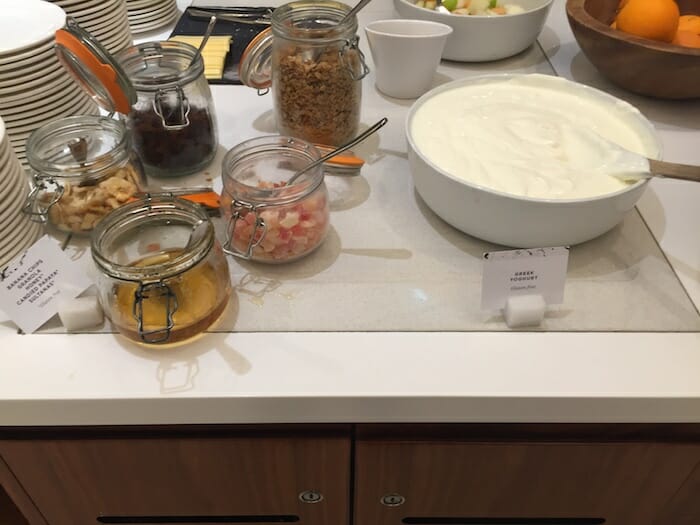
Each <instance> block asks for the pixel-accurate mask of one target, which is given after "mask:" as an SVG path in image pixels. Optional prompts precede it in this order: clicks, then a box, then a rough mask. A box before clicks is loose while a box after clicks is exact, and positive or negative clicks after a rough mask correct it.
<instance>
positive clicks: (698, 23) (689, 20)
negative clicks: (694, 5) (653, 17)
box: [678, 15, 700, 33]
mask: <svg viewBox="0 0 700 525" xmlns="http://www.w3.org/2000/svg"><path fill="white" fill-rule="evenodd" d="M678 31H692V32H693V33H700V16H698V15H681V17H680V18H679V19H678Z"/></svg>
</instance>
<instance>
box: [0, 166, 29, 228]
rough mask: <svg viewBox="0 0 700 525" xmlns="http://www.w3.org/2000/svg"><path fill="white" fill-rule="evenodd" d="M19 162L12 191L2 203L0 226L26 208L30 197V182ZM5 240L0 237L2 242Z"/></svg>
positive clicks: (0, 203)
mask: <svg viewBox="0 0 700 525" xmlns="http://www.w3.org/2000/svg"><path fill="white" fill-rule="evenodd" d="M15 162H17V167H16V172H15V173H14V174H13V181H12V182H13V183H12V191H11V193H9V194H7V195H6V197H5V199H4V201H3V202H0V205H1V206H2V212H0V224H2V223H3V222H4V221H6V220H7V219H8V217H12V216H13V215H14V213H15V212H16V211H17V209H20V210H21V209H22V207H23V206H24V201H25V200H26V198H27V195H29V180H28V178H27V175H26V172H25V171H24V169H23V168H22V165H21V164H20V163H19V160H17V159H15ZM2 240H3V238H2V237H0V241H2Z"/></svg>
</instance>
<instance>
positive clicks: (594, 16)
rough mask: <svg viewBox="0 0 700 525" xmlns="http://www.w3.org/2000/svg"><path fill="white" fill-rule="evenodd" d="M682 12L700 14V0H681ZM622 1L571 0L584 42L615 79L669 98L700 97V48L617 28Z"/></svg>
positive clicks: (569, 11) (572, 20)
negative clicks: (669, 42) (659, 39)
mask: <svg viewBox="0 0 700 525" xmlns="http://www.w3.org/2000/svg"><path fill="white" fill-rule="evenodd" d="M676 2H677V3H678V7H679V8H680V11H681V14H700V13H699V12H698V10H699V9H698V1H697V0H676ZM618 4H619V0H567V2H566V15H567V17H568V19H569V25H570V26H571V30H572V31H573V33H574V37H576V41H577V42H578V45H579V47H580V48H581V50H582V51H583V53H584V54H585V55H586V57H587V58H588V60H590V61H591V63H593V65H594V66H596V67H597V68H598V70H599V71H600V72H601V73H602V74H603V75H604V76H605V77H607V78H608V79H609V80H610V81H612V82H613V83H615V84H617V85H618V86H620V87H623V88H625V89H627V90H629V91H632V92H634V93H639V94H641V95H647V96H652V97H657V98H664V99H689V98H697V97H700V49H694V48H689V47H681V46H676V45H674V44H666V43H664V42H656V41H654V40H648V39H646V38H641V37H637V36H634V35H629V34H627V33H623V32H622V31H618V30H615V29H612V28H611V27H610V24H611V23H612V21H613V19H614V18H615V10H616V9H617V6H618Z"/></svg>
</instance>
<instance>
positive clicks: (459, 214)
mask: <svg viewBox="0 0 700 525" xmlns="http://www.w3.org/2000/svg"><path fill="white" fill-rule="evenodd" d="M406 137H407V142H408V160H409V164H410V166H411V173H412V175H413V180H414V183H415V186H416V190H417V191H418V193H419V194H420V196H421V197H422V198H423V200H424V201H425V202H426V204H427V205H428V206H429V207H430V208H431V209H432V210H433V211H434V212H435V213H437V215H439V216H440V217H441V218H442V219H443V220H445V221H447V222H448V223H450V224H451V225H453V226H454V227H455V228H458V229H459V230H461V231H463V232H465V233H468V234H469V235H473V236H475V237H478V238H480V239H483V240H486V241H490V242H494V243H497V244H502V245H505V246H512V247H524V248H527V247H542V246H563V245H573V244H578V243H582V242H585V241H587V240H589V239H592V238H594V237H597V236H599V235H601V234H603V233H605V232H606V231H608V230H610V229H612V228H613V227H614V226H615V225H617V224H618V223H619V222H620V221H621V220H622V219H623V218H624V216H625V213H627V212H628V211H629V210H630V209H632V208H633V207H634V205H635V203H636V202H637V200H638V199H639V198H640V197H641V196H642V193H643V192H644V189H645V188H646V184H647V181H646V180H640V181H638V182H634V183H629V182H623V181H621V180H619V179H618V178H616V177H613V176H611V175H610V174H609V170H610V167H611V165H612V166H613V167H614V165H615V161H616V157H615V155H616V154H619V148H615V147H614V146H611V145H610V144H609V143H608V141H610V142H613V143H615V144H618V145H619V146H622V147H623V148H625V149H627V150H630V151H633V152H635V153H638V154H641V155H643V156H645V157H649V158H660V156H661V143H660V141H659V139H658V136H657V134H656V132H655V130H654V127H653V125H652V124H651V122H649V120H648V119H646V118H645V117H644V115H642V113H641V112H640V111H639V110H638V109H636V108H635V107H634V106H632V105H631V104H629V103H627V102H624V101H622V100H620V99H618V98H615V97H613V96H612V95H609V94H607V93H604V92H602V91H599V90H597V89H594V88H591V87H588V86H585V85H583V84H578V83H576V82H571V81H569V80H565V79H562V78H559V77H554V76H549V75H539V74H532V75H488V76H481V77H476V78H467V79H461V80H457V81H454V82H450V83H447V84H444V85H442V86H440V87H438V88H435V89H433V90H431V91H429V92H428V93H426V94H425V95H423V96H422V97H420V98H419V99H418V100H417V101H416V102H415V103H414V104H413V106H412V107H411V109H410V111H409V113H408V117H407V119H406ZM597 139H599V140H597ZM624 168H625V167H624V166H621V169H624Z"/></svg>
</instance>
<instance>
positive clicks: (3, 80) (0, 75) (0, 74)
mask: <svg viewBox="0 0 700 525" xmlns="http://www.w3.org/2000/svg"><path fill="white" fill-rule="evenodd" d="M58 67H63V66H61V63H60V62H59V61H58V58H56V57H51V60H48V61H45V62H41V63H39V64H35V65H33V66H28V67H21V68H16V69H7V70H3V69H0V87H3V86H6V85H8V84H9V83H10V82H14V83H19V82H27V81H29V80H33V79H35V78H39V77H40V76H42V75H43V74H45V73H47V72H51V71H53V70H54V69H56V68H58Z"/></svg>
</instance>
